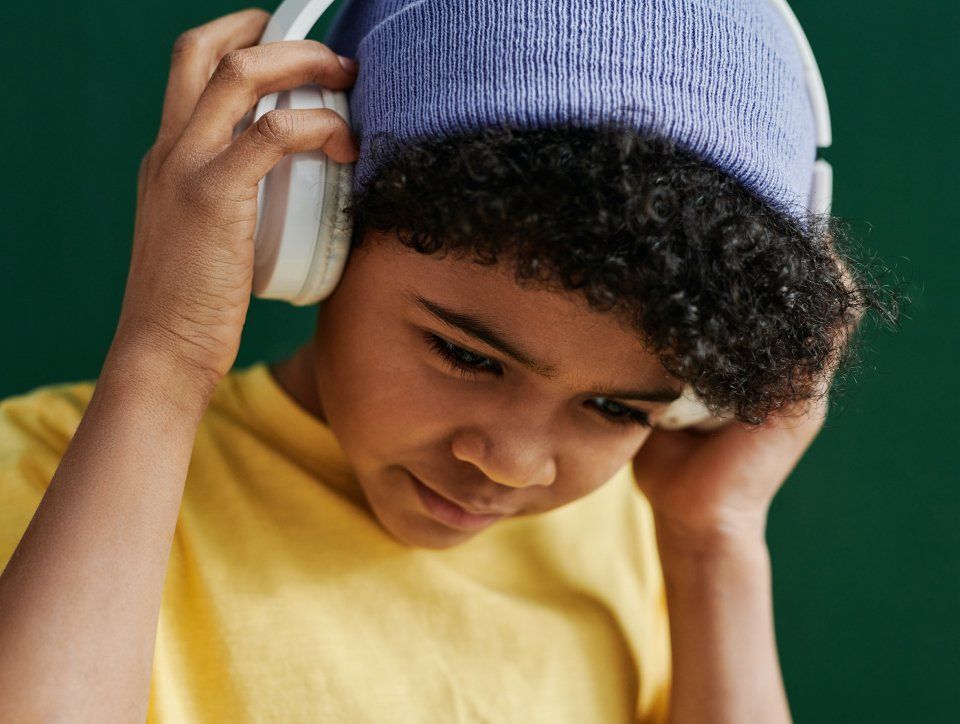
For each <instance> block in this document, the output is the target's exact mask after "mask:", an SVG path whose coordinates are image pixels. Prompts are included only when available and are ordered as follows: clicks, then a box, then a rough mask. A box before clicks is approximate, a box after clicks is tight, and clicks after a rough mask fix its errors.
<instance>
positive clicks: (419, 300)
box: [405, 293, 681, 402]
mask: <svg viewBox="0 0 960 724" xmlns="http://www.w3.org/2000/svg"><path fill="white" fill-rule="evenodd" d="M405 296H406V297H407V298H408V299H411V300H412V301H413V302H415V303H416V304H417V305H419V306H420V307H421V308H423V309H425V310H426V311H427V312H428V313H430V314H431V315H432V316H433V317H434V318H436V319H438V320H439V321H441V322H443V323H444V324H446V325H447V326H449V327H454V328H455V329H459V330H460V331H461V332H463V333H464V334H466V335H469V336H470V337H473V338H474V339H476V340H479V341H481V342H483V343H485V344H487V345H489V346H490V347H493V348H494V349H496V350H499V351H500V352H502V353H503V354H505V355H506V356H507V357H510V358H511V359H513V360H515V361H516V362H519V363H520V364H521V365H523V366H524V367H526V368H527V369H529V370H531V371H533V372H534V373H536V374H538V375H540V376H541V377H546V378H548V379H554V378H556V376H557V368H556V367H555V366H554V365H550V364H547V363H545V362H541V361H539V360H536V359H534V358H532V357H530V356H529V355H527V354H526V353H524V352H522V351H521V350H520V349H519V348H518V347H517V346H516V345H515V344H514V343H513V342H511V341H509V340H508V339H506V338H505V336H504V335H503V333H502V332H500V331H498V330H497V329H496V328H495V327H494V326H493V325H492V324H490V323H489V322H487V321H485V320H483V319H480V318H479V317H475V316H473V315H470V314H466V313H465V312H458V311H455V310H453V309H448V308H447V307H444V306H442V305H440V304H438V303H437V302H434V301H431V300H429V299H427V298H425V297H423V296H421V295H420V294H417V293H407V294H406V295H405ZM593 394H594V395H597V396H598V397H610V398H616V399H621V400H642V401H644V402H673V401H674V400H676V399H677V398H678V397H680V395H681V393H680V392H677V391H676V390H672V389H669V388H661V389H656V390H616V389H601V390H595V391H594V392H593Z"/></svg>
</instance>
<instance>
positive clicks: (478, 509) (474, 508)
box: [407, 471, 513, 515]
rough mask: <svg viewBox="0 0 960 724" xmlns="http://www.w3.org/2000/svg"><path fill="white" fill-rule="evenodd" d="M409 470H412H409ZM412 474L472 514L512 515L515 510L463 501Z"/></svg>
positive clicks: (420, 481)
mask: <svg viewBox="0 0 960 724" xmlns="http://www.w3.org/2000/svg"><path fill="white" fill-rule="evenodd" d="M407 472H410V471H407ZM410 476H411V477H412V478H413V479H414V480H416V481H417V482H419V483H420V484H421V485H423V487H425V488H429V489H430V490H432V491H433V492H434V493H436V494H437V495H439V496H440V497H441V498H443V499H445V500H447V501H449V502H450V503H452V504H453V505H456V506H457V507H459V508H461V509H462V510H464V511H466V512H467V513H470V514H471V515H510V514H511V513H512V512H513V511H509V510H501V509H498V508H488V507H485V506H484V505H483V503H482V502H474V503H465V502H461V501H460V500H458V499H457V498H454V497H451V496H450V495H448V494H447V493H445V492H443V491H442V490H438V489H437V487H436V486H434V485H431V484H430V483H427V482H424V480H423V478H420V477H417V476H416V475H414V474H413V473H412V472H411V473H410Z"/></svg>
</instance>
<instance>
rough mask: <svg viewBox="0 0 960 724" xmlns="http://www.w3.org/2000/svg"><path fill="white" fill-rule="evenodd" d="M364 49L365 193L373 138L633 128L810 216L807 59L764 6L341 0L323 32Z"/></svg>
mask: <svg viewBox="0 0 960 724" xmlns="http://www.w3.org/2000/svg"><path fill="white" fill-rule="evenodd" d="M324 42H325V44H326V45H328V46H329V47H330V48H331V49H333V50H334V51H336V52H337V53H340V54H341V55H346V56H350V57H353V58H356V59H357V61H358V62H359V63H360V72H359V75H358V76H357V79H356V82H355V84H354V86H353V87H352V88H351V89H350V90H349V91H348V97H349V99H350V115H351V124H352V126H353V130H354V133H356V135H357V136H358V138H359V140H360V155H359V158H358V159H357V163H356V166H355V168H354V182H353V183H354V191H359V190H361V189H362V188H364V187H365V186H366V184H367V183H369V181H370V180H372V178H373V177H374V176H375V174H376V172H377V169H376V168H374V166H373V162H372V159H371V157H370V147H371V143H370V140H371V137H372V136H373V134H375V133H377V132H379V131H388V132H390V133H392V134H394V135H395V136H396V137H397V138H398V139H400V140H404V139H417V138H422V137H432V136H448V135H453V134H458V133H461V132H468V131H472V130H477V129H479V128H481V127H485V126H497V127H499V126H503V125H510V126H513V127H521V128H534V127H548V126H552V125H554V124H556V123H557V122H561V123H563V124H567V123H575V124H582V125H590V124H595V123H598V122H605V121H619V122H625V123H626V124H627V125H629V126H630V127H634V128H636V129H637V130H639V131H641V132H644V133H650V134H656V135H660V136H664V137H667V138H669V139H672V140H673V141H675V142H676V143H677V145H678V146H680V147H681V148H684V149H686V150H688V151H690V152H692V153H694V154H695V155H697V156H698V157H700V158H701V159H703V160H705V161H707V162H709V163H711V164H713V165H714V166H715V167H717V168H719V169H721V170H723V171H725V172H727V173H728V174H730V175H731V176H733V177H734V178H736V179H737V180H738V181H740V182H741V183H742V184H743V185H744V186H746V187H747V188H748V189H750V190H751V191H753V192H754V193H756V194H757V195H758V196H760V197H761V198H762V199H764V200H765V201H766V202H768V203H769V204H770V205H771V206H773V207H774V208H775V209H777V210H778V211H781V212H783V213H786V214H788V215H791V216H794V217H796V218H799V217H801V216H802V215H803V213H804V212H805V211H806V209H807V205H808V203H809V199H808V195H809V192H810V186H811V182H812V174H813V165H814V161H815V160H816V154H817V146H816V137H815V126H814V117H813V112H812V110H811V105H810V100H809V98H808V95H807V90H806V86H805V84H804V73H803V63H802V59H801V55H800V51H799V49H798V48H797V46H796V43H795V41H794V39H793V36H792V35H791V34H790V30H789V28H788V26H787V25H786V23H785V22H784V20H783V19H782V18H781V17H780V15H779V13H778V12H777V11H776V10H775V9H774V8H772V7H771V3H770V2H769V0H346V2H345V4H344V6H343V7H342V8H341V9H340V10H339V11H338V13H337V14H336V16H335V17H334V19H333V22H332V24H331V26H330V31H329V33H328V35H327V38H326V40H325V41H324Z"/></svg>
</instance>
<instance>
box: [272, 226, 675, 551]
mask: <svg viewBox="0 0 960 724" xmlns="http://www.w3.org/2000/svg"><path fill="white" fill-rule="evenodd" d="M415 295H420V296H422V297H425V298H427V299H429V300H431V301H433V302H436V303H438V304H440V305H442V306H443V307H446V308H449V309H454V310H458V311H463V312H470V313H473V314H476V315H478V316H480V315H482V316H483V317H484V318H485V319H488V320H489V321H490V323H491V324H492V325H495V326H496V328H497V329H498V330H499V331H500V334H501V336H502V337H504V338H507V339H510V340H515V341H516V345H517V346H521V345H522V350H523V352H524V353H525V354H526V355H527V356H528V357H531V358H534V359H536V360H538V361H541V362H544V363H546V364H550V365H553V366H555V367H556V368H557V369H556V371H555V372H554V373H553V374H552V376H551V378H547V377H544V376H543V375H541V374H540V373H538V372H536V371H534V370H531V369H528V368H526V367H525V366H523V365H521V364H520V363H519V362H516V361H515V360H512V359H511V358H510V357H508V356H507V355H506V354H504V353H503V352H500V351H498V350H497V349H495V348H494V347H491V346H490V345H488V344H486V343H485V342H482V341H480V340H477V339H475V338H473V337H471V336H469V335H468V334H466V333H465V332H464V331H463V330H461V329H458V328H455V327H452V326H450V325H448V324H445V323H444V322H442V321H440V320H438V319H437V318H436V317H435V316H433V315H432V314H431V313H430V312H429V311H428V310H427V309H425V308H424V307H423V306H422V305H420V304H418V303H417V301H416V300H415V299H414V298H413V297H414V296H415ZM424 333H431V334H434V335H438V336H440V337H442V338H443V339H444V340H446V341H447V342H452V343H453V344H455V345H457V346H459V347H462V348H465V349H467V350H469V351H470V352H472V353H473V354H474V355H478V356H482V357H484V358H486V360H487V361H484V362H482V364H481V366H483V367H486V368H487V370H486V371H483V372H480V373H479V375H478V376H477V377H475V378H474V377H469V376H468V377H466V378H465V377H464V376H463V374H462V373H460V372H458V371H455V370H454V369H451V367H450V365H449V364H448V363H447V362H446V361H444V359H442V358H441V357H440V355H438V354H437V352H436V351H434V350H433V348H432V347H431V346H430V345H429V344H428V343H427V342H426V341H425V340H424ZM467 359H468V360H470V361H473V362H475V359H474V358H470V357H467ZM490 360H493V361H494V362H495V365H496V367H497V368H499V370H501V371H502V375H501V376H497V375H495V374H493V373H492V372H491V371H489V369H490V367H491V362H490ZM274 373H275V375H276V376H277V378H278V379H279V380H280V382H281V384H283V385H284V386H285V387H287V389H288V391H289V392H290V393H291V395H293V396H294V398H295V399H297V400H298V401H300V403H301V404H302V405H303V406H304V407H306V408H307V409H308V410H309V411H310V412H312V413H313V414H314V415H316V416H317V417H319V418H320V419H322V420H324V421H325V422H327V424H329V425H330V427H331V429H332V430H333V432H334V434H335V435H336V437H337V439H338V441H339V442H340V444H341V446H342V447H343V449H344V451H345V453H346V454H347V457H348V458H349V460H350V462H351V464H352V466H353V468H354V469H355V471H356V474H357V477H358V481H359V483H360V485H361V487H362V488H363V490H364V493H365V494H366V497H367V500H368V501H369V504H370V507H371V508H372V510H373V512H374V514H375V515H376V516H377V518H378V519H379V521H380V523H381V524H382V525H383V527H384V528H386V529H387V530H388V531H389V532H390V533H391V534H392V535H393V536H394V537H396V538H397V539H398V540H400V541H402V542H405V543H407V544H409V545H414V546H423V547H429V548H444V547H449V546H452V545H456V544H458V543H461V542H463V541H465V540H467V539H468V538H470V537H472V536H473V535H476V534H477V531H467V530H462V529H457V528H455V527H451V526H449V525H447V524H445V523H442V522H440V521H438V520H437V519H435V518H434V517H433V516H432V515H430V514H429V513H428V512H427V511H426V509H425V508H424V506H423V504H422V503H421V502H420V499H419V497H418V495H417V494H416V492H415V489H414V484H413V481H412V480H411V478H410V477H409V475H407V474H406V472H405V469H409V470H411V471H413V472H414V474H415V475H416V476H417V477H419V478H420V479H422V480H424V481H426V482H428V483H432V484H433V485H434V486H436V487H437V488H438V489H439V490H440V491H441V492H442V491H446V492H448V493H449V494H450V496H451V497H454V498H455V499H457V500H461V501H469V500H472V499H478V498H479V499H480V501H479V502H478V505H483V507H484V508H488V509H489V508H493V509H496V510H497V511H503V512H505V513H507V515H508V516H522V515H535V514H537V513H543V512H545V511H548V510H553V509H554V508H559V507H560V506H563V505H567V504H568V503H571V502H573V501H575V500H577V499H578V498H581V497H583V496H585V495H588V494H589V493H591V492H592V491H594V490H596V489H597V488H599V487H600V486H601V485H602V484H603V483H604V482H606V481H607V480H609V479H610V478H611V477H612V476H613V475H614V473H615V472H616V471H617V470H618V469H619V468H620V467H622V466H623V465H624V464H626V463H628V462H629V461H630V459H631V457H632V456H633V455H634V453H635V452H636V451H637V449H638V448H639V446H640V445H642V444H643V442H644V440H645V439H646V438H647V437H648V436H649V434H650V432H651V429H652V428H651V427H649V426H648V425H647V426H644V425H641V424H637V423H631V424H628V425H619V424H616V423H614V422H611V421H610V420H609V418H608V417H607V416H606V415H605V414H604V413H603V411H604V410H606V411H608V412H610V411H613V412H614V415H615V414H619V415H621V416H622V415H624V413H623V411H622V410H620V409H619V408H618V407H616V406H615V405H613V404H612V403H613V402H616V403H619V404H621V405H624V406H630V407H632V408H633V409H635V410H638V411H642V412H645V413H646V414H647V415H648V416H649V418H650V420H651V421H653V422H655V421H656V420H657V418H658V416H659V415H660V414H661V413H662V412H663V411H664V410H665V409H666V407H667V403H666V402H659V403H653V402H639V401H627V400H614V399H613V398H606V399H607V401H604V399H605V398H600V397H598V396H597V395H596V394H595V393H593V391H594V390H603V389H627V388H629V389H636V390H668V391H672V392H673V394H674V395H675V396H678V395H679V394H680V390H681V389H682V385H681V384H680V383H679V382H678V381H677V380H676V379H674V378H672V377H671V376H670V375H668V374H667V373H666V371H665V370H664V369H663V368H662V366H661V365H660V363H659V362H658V361H657V359H656V357H655V356H654V355H652V354H650V353H649V352H647V351H646V350H645V349H644V348H643V346H642V345H641V344H640V342H639V341H638V340H637V338H636V334H635V333H634V332H631V331H630V330H629V329H627V328H626V327H623V326H621V325H620V324H619V323H618V321H617V319H616V318H615V317H612V316H611V315H609V314H601V313H598V312H595V311H592V310H590V309H589V307H588V306H587V305H586V303H585V302H583V301H581V300H580V299H578V298H572V297H568V296H563V295H560V294H558V293H556V292H552V291H546V290H532V289H523V288H521V287H519V286H518V285H517V284H516V283H515V282H514V280H513V279H512V277H511V274H510V271H509V269H507V268H502V267H501V266H499V265H498V266H495V267H484V266H480V265H478V264H475V263H473V262H471V261H470V260H469V259H455V258H453V257H452V256H447V257H445V258H442V259H441V258H437V257H436V256H428V255H423V254H419V253H417V252H415V251H411V250H410V249H407V248H406V247H403V246H402V245H401V244H400V243H399V242H398V241H396V240H395V239H394V238H392V237H389V236H386V235H371V236H368V238H367V239H366V240H365V243H364V244H362V245H361V246H360V247H359V248H357V249H355V250H354V251H353V252H352V253H351V256H350V257H349V259H348V262H347V266H346V268H345V270H344V275H343V278H342V279H341V281H340V283H339V284H338V286H337V288H336V290H335V291H334V293H333V294H332V295H331V297H329V298H328V299H327V300H325V301H324V302H323V303H322V304H321V305H320V312H319V315H318V324H317V332H316V334H315V336H314V337H313V339H312V340H311V341H310V342H309V343H308V344H307V345H306V346H305V347H304V348H303V349H301V350H300V351H299V352H298V353H297V355H295V356H294V357H293V358H292V359H290V360H287V361H285V362H284V363H281V364H279V365H277V366H275V368H274ZM614 415H611V416H614ZM494 524H495V523H494Z"/></svg>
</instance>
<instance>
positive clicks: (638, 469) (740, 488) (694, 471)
mask: <svg viewBox="0 0 960 724" xmlns="http://www.w3.org/2000/svg"><path fill="white" fill-rule="evenodd" d="M826 413H827V396H826V395H824V396H823V399H821V400H820V401H818V402H810V403H803V404H797V405H795V406H794V407H793V408H790V409H789V410H786V411H785V412H784V413H782V414H780V415H776V416H772V417H771V418H769V419H768V420H767V421H766V422H765V423H763V424H762V425H757V426H750V425H746V424H745V423H742V422H739V421H737V420H734V421H731V422H730V423H728V424H727V425H725V426H724V427H721V428H719V429H717V430H714V431H711V432H706V433H704V432H696V431H692V430H675V431H669V430H663V429H656V430H654V431H653V433H652V434H651V435H650V437H649V438H648V439H647V440H646V442H645V443H644V444H643V446H642V447H641V448H640V450H639V452H638V453H637V455H636V456H635V457H634V459H633V473H634V478H635V479H636V481H637V485H638V486H639V487H640V489H641V490H642V491H643V493H644V494H645V495H646V496H647V499H648V500H649V501H650V505H651V507H652V509H653V512H654V515H655V518H656V521H657V527H658V530H659V533H660V534H661V535H662V536H665V537H666V539H668V540H669V542H670V543H671V544H672V545H675V546H680V547H681V548H683V549H685V550H687V551H688V552H692V553H703V552H707V551H709V549H710V548H711V547H712V546H713V545H714V544H715V543H716V542H717V541H721V540H728V539H730V538H744V537H746V538H754V539H756V538H757V537H758V536H759V538H760V540H762V537H763V534H764V531H765V527H766V516H767V510H768V509H769V507H770V503H771V501H772V500H773V497H774V495H776V493H777V491H778V490H779V489H780V487H781V486H782V485H783V483H784V481H785V480H786V479H787V477H788V475H789V474H790V472H791V471H792V470H793V468H794V467H795V466H796V464H797V462H798V461H799V459H800V458H801V456H802V455H803V454H804V452H805V451H806V450H807V448H808V447H809V446H810V444H811V443H812V442H813V440H814V438H815V437H816V436H817V434H818V433H819V432H820V429H821V428H822V427H823V423H824V419H825V418H826Z"/></svg>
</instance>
